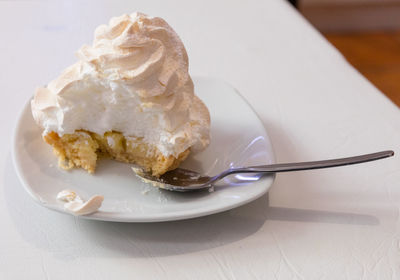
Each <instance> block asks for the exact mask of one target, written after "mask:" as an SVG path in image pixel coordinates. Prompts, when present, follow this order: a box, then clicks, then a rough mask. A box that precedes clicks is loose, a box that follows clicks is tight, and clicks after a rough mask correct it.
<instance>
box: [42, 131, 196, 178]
mask: <svg viewBox="0 0 400 280" xmlns="http://www.w3.org/2000/svg"><path fill="white" fill-rule="evenodd" d="M43 138H44V140H45V141H46V143H48V144H50V145H51V146H53V149H54V153H55V154H56V155H57V156H58V159H59V161H58V163H59V166H60V167H62V168H63V169H71V168H74V167H81V168H84V169H85V170H87V171H88V172H89V173H94V172H95V169H96V162H97V160H98V158H99V157H100V156H110V157H111V158H113V159H116V160H118V161H122V162H126V163H134V164H136V165H138V166H140V167H141V168H143V169H144V170H145V171H146V172H150V173H151V174H152V175H153V176H156V177H159V176H160V175H162V174H164V173H165V172H167V171H169V170H173V169H175V168H177V167H178V165H179V164H180V163H181V162H182V161H183V160H185V159H186V158H187V156H188V155H189V153H190V149H187V150H185V151H184V152H182V153H181V154H180V155H179V156H178V157H177V158H175V157H174V156H172V155H171V156H168V157H166V156H164V155H163V154H162V153H161V152H160V151H159V150H158V149H157V147H155V146H151V145H149V144H147V143H145V142H143V140H142V139H141V138H137V137H125V136H124V135H122V134H121V133H119V132H114V131H109V132H106V133H105V134H104V135H99V134H96V133H93V132H90V131H86V130H79V131H76V132H75V133H73V134H65V135H63V136H62V137H60V136H59V135H58V134H57V133H55V132H50V133H48V134H46V135H45V136H44V137H43Z"/></svg>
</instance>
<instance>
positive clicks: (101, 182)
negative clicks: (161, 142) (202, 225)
mask: <svg viewBox="0 0 400 280" xmlns="http://www.w3.org/2000/svg"><path fill="white" fill-rule="evenodd" d="M194 84H195V91H196V94H197V95H199V97H200V98H201V99H202V100H203V101H204V102H205V103H206V105H207V107H208V108H209V110H210V113H211V144H210V146H209V147H208V148H207V149H206V150H205V151H203V152H201V153H198V154H196V155H192V156H190V157H189V158H188V159H187V160H186V161H185V162H184V164H183V167H185V168H189V169H192V170H196V171H200V172H203V173H204V174H212V175H213V174H217V173H218V172H220V171H223V170H225V169H227V168H229V167H230V166H231V167H239V166H246V165H258V164H270V163H274V162H275V160H274V154H273V150H272V147H271V143H270V140H269V138H268V134H267V132H266V131H265V129H264V127H263V125H262V123H261V121H260V120H259V118H258V117H257V115H256V114H255V112H254V111H253V110H252V108H251V107H250V105H249V104H248V103H247V102H246V101H245V100H244V99H243V98H242V97H241V96H240V95H239V94H238V92H237V91H236V90H235V89H234V88H232V87H231V86H229V85H228V84H226V83H224V82H221V81H219V80H216V79H211V78H204V77H197V78H195V79H194ZM13 160H14V164H15V168H16V170H17V173H18V176H19V178H20V180H21V182H22V184H23V185H24V187H25V189H26V191H27V192H28V193H29V194H30V195H31V196H32V197H33V198H34V199H35V201H36V202H38V203H39V204H41V205H43V206H45V207H48V208H50V209H53V210H57V211H61V212H64V210H63V206H62V204H60V203H59V202H57V200H56V195H57V193H58V192H59V191H61V190H63V189H73V190H75V191H77V193H78V194H79V195H80V196H81V197H83V198H85V199H87V198H89V197H90V196H92V195H94V194H101V195H104V202H103V205H102V207H101V208H100V209H99V211H98V212H96V213H94V214H91V215H87V216H82V217H83V218H87V219H94V220H105V221H118V222H156V221H172V220H181V219H188V218H193V217H200V216H205V215H209V214H213V213H217V212H222V211H225V210H229V209H232V208H234V207H237V206H240V205H243V204H245V203H248V202H250V201H252V200H254V199H256V198H258V197H260V196H261V195H263V194H264V193H266V192H267V190H268V189H269V187H270V186H271V184H272V182H273V180H274V176H264V177H262V178H258V177H255V176H254V175H251V176H250V175H248V176H246V175H243V174H242V175H236V177H234V176H231V177H228V178H226V179H225V180H224V181H223V182H221V183H219V184H218V185H217V186H218V187H216V188H215V192H211V193H209V192H207V191H206V192H195V193H173V192H168V191H165V190H160V189H158V188H155V187H152V186H150V185H148V184H145V183H143V182H142V181H141V180H140V179H138V178H137V177H136V176H135V174H134V173H133V172H132V170H131V167H130V165H129V164H124V163H119V162H116V161H113V160H100V161H99V162H98V166H97V170H96V173H95V174H94V175H90V174H88V173H86V172H85V171H84V170H82V169H75V170H71V171H64V170H62V169H59V168H58V167H57V158H56V157H55V156H54V155H53V153H52V149H51V147H50V146H49V145H47V144H46V143H44V142H43V140H42V138H41V130H40V129H39V127H38V126H37V125H36V124H35V123H34V121H33V118H32V114H31V110H30V104H29V103H28V104H27V105H26V106H25V108H24V110H23V111H22V113H21V115H20V117H19V120H18V123H17V127H16V130H15V135H14V145H13ZM238 176H239V177H238ZM240 176H241V177H240ZM239 179H246V181H245V182H243V181H240V180H239ZM64 213H66V212H64Z"/></svg>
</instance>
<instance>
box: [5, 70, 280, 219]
mask: <svg viewBox="0 0 400 280" xmlns="http://www.w3.org/2000/svg"><path fill="white" fill-rule="evenodd" d="M192 79H193V80H194V81H196V80H208V81H213V82H219V83H223V84H225V85H226V86H227V87H229V88H231V89H232V90H233V91H234V92H235V93H236V95H238V96H239V97H240V99H241V100H242V101H243V102H244V103H245V104H246V105H247V106H248V107H249V108H250V109H251V111H252V112H253V113H254V115H255V116H256V118H257V119H258V121H259V122H260V124H261V126H262V128H263V132H264V134H265V135H266V138H267V142H268V143H269V145H270V155H269V156H270V160H271V162H272V163H276V157H275V150H274V147H273V143H272V141H271V138H270V136H269V134H268V131H267V129H266V128H265V126H264V124H263V122H262V121H261V118H260V117H259V115H258V113H257V112H256V111H255V110H254V108H253V106H251V104H250V103H249V102H248V101H247V100H246V98H245V97H244V96H243V95H242V94H241V93H240V92H239V91H238V90H237V89H236V88H235V87H234V86H233V85H231V84H230V83H228V82H226V81H225V80H223V79H220V78H216V77H209V76H204V75H192ZM195 85H196V84H195ZM31 100H32V97H31V98H29V100H28V101H27V102H26V103H25V105H24V106H23V107H22V109H21V110H20V111H19V113H18V116H17V121H16V123H15V125H14V128H13V133H12V149H11V155H12V156H11V157H12V162H13V166H14V169H15V171H16V174H17V177H18V179H19V181H20V183H21V184H22V186H23V188H24V190H25V191H26V192H27V193H28V194H29V196H30V197H31V198H33V200H34V201H35V202H36V203H37V204H39V205H41V206H43V207H45V208H47V209H50V210H52V211H56V212H58V213H63V214H67V215H72V216H74V215H73V214H72V213H69V212H66V211H64V210H62V209H61V208H57V207H53V206H52V205H51V204H47V203H46V202H45V201H42V200H40V198H39V196H38V195H37V194H36V193H35V192H34V191H33V189H32V188H31V187H30V185H29V183H28V180H27V178H26V177H25V175H24V174H23V172H22V166H21V162H19V161H18V159H17V158H18V154H19V153H20V151H18V149H17V134H18V132H19V131H20V128H21V127H22V125H23V123H22V117H23V115H24V113H25V112H26V110H29V107H30V104H31ZM275 178H276V174H275V173H274V174H271V175H269V176H268V177H267V178H265V179H263V180H264V183H265V184H268V185H267V186H266V187H265V190H264V191H262V192H260V193H259V194H257V195H254V196H251V197H249V198H247V199H244V200H240V201H239V202H236V203H232V204H229V205H226V206H224V207H219V208H218V207H217V208H214V209H211V210H204V211H196V210H197V209H191V210H185V212H184V214H181V215H178V213H179V211H174V212H168V213H154V215H147V216H145V217H143V218H141V217H137V216H135V217H132V216H131V217H129V216H124V215H123V216H117V217H116V216H112V215H110V216H108V215H104V214H105V213H107V212H103V213H102V211H98V212H96V213H97V214H100V213H101V214H102V215H101V216H98V215H83V216H75V217H79V218H83V219H87V220H95V221H108V222H125V223H153V222H168V221H179V220H186V219H193V218H198V217H203V216H208V215H212V214H216V213H221V212H225V211H228V210H231V209H234V208H237V207H240V206H243V205H245V204H248V203H250V202H252V201H254V200H256V199H258V198H260V197H261V196H263V195H264V194H266V193H267V192H268V190H269V189H270V188H271V186H272V185H273V183H274V181H275ZM96 213H95V214H96ZM153 216H154V217H153Z"/></svg>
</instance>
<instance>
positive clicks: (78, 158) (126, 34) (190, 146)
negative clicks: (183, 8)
mask: <svg viewBox="0 0 400 280" xmlns="http://www.w3.org/2000/svg"><path fill="white" fill-rule="evenodd" d="M77 56H78V58H79V60H78V62H76V63H75V64H73V65H72V66H70V67H68V68H67V69H66V70H65V71H64V72H63V73H62V74H61V75H60V76H59V77H58V78H56V79H55V80H53V81H51V82H50V83H49V84H48V85H47V86H46V87H41V88H38V89H37V90H36V92H35V96H34V99H33V100H32V102H31V107H32V114H33V117H34V119H35V121H36V122H37V123H38V124H39V125H40V126H41V127H43V129H44V131H43V139H44V140H45V141H46V142H47V143H48V144H50V145H51V146H52V147H53V149H54V152H55V154H56V155H57V156H58V158H59V165H60V166H61V167H62V168H65V169H70V168H73V167H82V168H84V169H86V170H87V171H88V172H90V173H93V172H94V171H95V168H96V162H97V160H98V158H99V156H100V155H106V156H110V157H112V158H114V159H116V160H118V161H123V162H127V163H134V164H137V165H139V166H140V167H142V168H143V169H144V170H146V171H148V172H151V173H152V174H153V175H154V176H160V175H162V174H164V173H165V172H167V171H168V170H172V169H174V168H176V167H177V166H178V165H179V164H180V163H181V162H182V161H183V160H185V158H186V157H187V156H188V154H189V153H190V152H195V151H199V150H202V149H204V148H205V147H206V146H207V145H208V144H209V141H210V116H209V112H208V110H207V108H206V106H205V105H204V104H203V102H202V101H201V100H200V99H199V98H198V97H197V96H196V95H195V94H194V88H193V83H192V80H191V78H190V76H189V73H188V57H187V54H186V50H185V48H184V46H183V44H182V42H181V40H180V39H179V37H178V35H177V34H176V33H175V32H174V30H173V29H172V28H171V27H170V26H169V25H168V24H167V23H166V22H165V21H164V20H163V19H161V18H158V17H149V16H146V15H144V14H141V13H133V14H131V15H122V16H120V17H116V18H112V19H111V20H110V22H109V24H108V25H101V26H99V27H98V28H97V29H96V31H95V39H94V42H93V45H92V46H88V45H84V46H83V47H81V49H80V50H79V51H78V52H77Z"/></svg>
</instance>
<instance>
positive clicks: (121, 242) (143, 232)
mask: <svg viewBox="0 0 400 280" xmlns="http://www.w3.org/2000/svg"><path fill="white" fill-rule="evenodd" d="M4 174H5V175H4V178H5V179H4V184H3V196H4V199H5V201H6V206H7V210H8V212H9V215H10V217H11V219H12V221H13V222H14V224H15V229H16V231H17V232H18V233H19V234H20V235H21V237H22V238H23V239H24V240H25V241H26V242H28V243H29V244H31V245H33V246H36V247H38V248H40V249H44V250H46V251H49V252H51V253H52V254H53V255H54V256H55V257H56V258H59V259H63V260H74V259H76V258H82V257H83V258H84V257H98V258H102V257H104V258H110V257H111V258H112V257H123V258H126V257H133V258H147V257H158V256H170V255H182V254H187V253H191V252H198V251H202V250H210V249H212V248H216V247H220V246H225V245H227V244H230V243H234V242H236V241H239V240H242V239H245V238H250V237H251V236H253V235H255V234H261V235H262V234H266V235H267V234H268V233H265V232H264V231H262V228H263V226H264V227H266V226H273V223H271V224H266V223H267V222H268V221H281V222H288V221H296V222H313V223H336V224H355V225H370V226H374V225H378V224H379V220H378V219H377V218H376V217H373V216H370V215H363V214H354V213H337V212H328V211H318V210H305V209H290V208H281V207H270V206H269V199H268V195H264V196H262V197H261V198H259V199H257V200H255V201H254V202H252V203H249V204H247V205H244V206H241V207H239V208H236V209H233V210H230V211H227V212H224V213H219V214H214V215H211V216H207V217H201V218H195V219H190V220H184V221H175V222H162V223H112V222H101V221H90V220H84V219H79V218H76V217H73V216H71V215H65V214H61V213H58V212H54V211H49V210H48V209H46V208H44V207H41V206H39V205H38V204H36V203H35V202H34V201H33V200H32V199H31V198H30V197H29V195H28V194H27V193H26V192H25V191H24V189H23V187H22V185H21V183H20V182H19V180H18V178H17V175H16V173H15V170H14V168H13V165H12V162H11V156H10V155H9V156H8V158H7V160H6V168H5V170H4ZM265 224H266V225H265ZM241 249H243V250H246V249H247V248H241Z"/></svg>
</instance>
